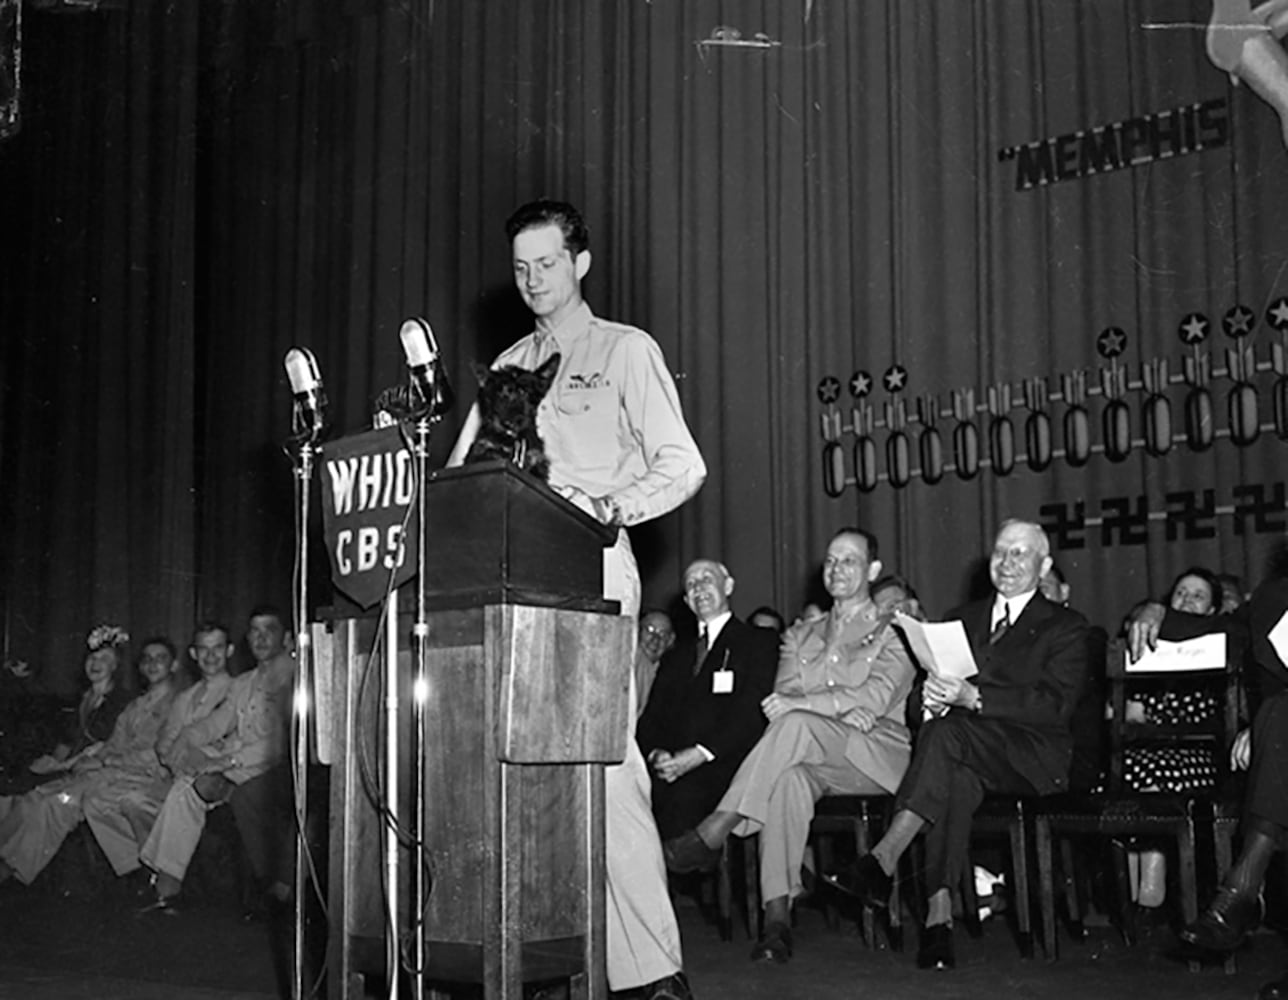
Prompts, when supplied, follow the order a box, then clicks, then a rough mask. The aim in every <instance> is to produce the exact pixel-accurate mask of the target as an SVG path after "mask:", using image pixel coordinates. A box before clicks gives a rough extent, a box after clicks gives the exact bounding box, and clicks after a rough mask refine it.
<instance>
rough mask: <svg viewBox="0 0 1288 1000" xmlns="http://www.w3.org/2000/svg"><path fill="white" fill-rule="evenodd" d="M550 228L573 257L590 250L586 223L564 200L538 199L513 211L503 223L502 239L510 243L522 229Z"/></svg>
mask: <svg viewBox="0 0 1288 1000" xmlns="http://www.w3.org/2000/svg"><path fill="white" fill-rule="evenodd" d="M550 225H554V226H558V227H559V231H560V232H561V233H563V238H564V246H565V247H567V248H568V252H569V253H571V254H572V255H573V257H576V256H577V255H578V254H579V253H581V252H582V251H583V250H589V249H590V230H589V229H587V228H586V220H585V219H583V218H582V217H581V213H580V212H578V211H577V209H575V208H573V207H572V206H571V205H569V204H568V203H567V202H566V201H552V200H550V199H548V198H539V199H537V200H536V201H530V202H528V203H527V204H526V205H520V206H519V207H518V208H517V209H515V211H514V214H513V215H511V216H510V217H509V218H508V219H506V220H505V238H506V239H507V240H509V241H510V242H511V243H513V242H514V238H515V237H516V236H518V235H519V234H520V233H521V232H523V231H524V230H525V229H537V228H539V227H541V226H550Z"/></svg>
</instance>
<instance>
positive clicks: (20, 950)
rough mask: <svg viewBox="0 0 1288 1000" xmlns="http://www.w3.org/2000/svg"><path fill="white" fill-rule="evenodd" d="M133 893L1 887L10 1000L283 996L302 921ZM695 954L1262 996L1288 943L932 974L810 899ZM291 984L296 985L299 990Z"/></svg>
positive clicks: (713, 974) (878, 986) (739, 965)
mask: <svg viewBox="0 0 1288 1000" xmlns="http://www.w3.org/2000/svg"><path fill="white" fill-rule="evenodd" d="M135 905H136V903H135V901H134V899H133V897H130V896H129V895H128V894H125V893H122V892H118V891H113V892H108V893H99V894H97V895H92V896H89V897H81V896H79V895H77V894H75V893H71V894H66V895H64V894H60V893H58V892H51V891H48V890H43V891H42V890H41V888H40V886H39V885H38V884H37V885H36V886H33V887H30V888H28V887H24V886H21V885H15V884H13V883H12V882H10V883H6V884H4V885H2V886H0V1000H10V998H12V1000H80V998H86V1000H89V998H93V1000H163V998H164V1000H270V998H273V997H276V996H279V995H282V994H280V993H279V985H278V984H279V979H278V972H277V971H276V970H277V969H278V968H279V967H280V962H279V961H278V960H277V958H276V956H280V955H282V954H287V955H289V951H290V947H289V941H290V938H289V927H288V928H286V929H285V930H286V933H285V934H283V933H281V931H282V929H280V928H279V929H278V931H276V932H275V931H274V929H273V927H272V925H271V924H270V923H264V922H257V923H247V922H244V921H243V920H242V919H240V916H239V914H238V913H237V912H236V908H235V907H232V906H229V905H227V904H224V905H217V906H204V907H194V908H192V909H188V910H186V911H184V912H181V913H179V914H176V915H174V916H155V915H154V916H150V917H139V916H136V915H134V912H133V910H134V907H135ZM678 912H679V913H680V918H681V925H682V928H683V933H684V946H685V954H686V963H687V965H688V971H689V975H690V978H691V980H692V983H693V987H694V993H695V996H696V997H697V998H698V1000H755V998H770V997H775V998H811V1000H828V998H832V997H835V998H842V997H844V998H846V1000H850V998H853V997H855V996H871V997H882V998H891V1000H902V998H908V1000H911V998H913V997H917V998H953V997H985V996H988V997H997V996H1008V997H1009V998H1012V1000H1023V998H1030V997H1033V998H1037V997H1040V998H1042V1000H1090V998H1105V1000H1110V998H1122V997H1132V998H1133V1000H1155V998H1157V1000H1164V998H1166V1000H1173V998H1175V997H1180V996H1203V997H1207V998H1213V1000H1220V998H1230V1000H1234V998H1239V1000H1248V998H1251V997H1253V996H1255V994H1256V991H1257V988H1258V986H1259V985H1260V984H1261V983H1263V982H1265V981H1266V980H1267V979H1273V978H1277V977H1278V976H1279V975H1280V974H1281V973H1282V971H1283V970H1284V968H1285V963H1288V949H1286V948H1285V947H1284V945H1283V942H1282V941H1281V940H1280V938H1279V936H1278V935H1277V934H1273V933H1269V932H1264V933H1261V934H1259V935H1257V936H1256V937H1255V938H1254V939H1253V942H1252V944H1251V946H1250V947H1249V948H1248V949H1246V950H1245V951H1244V952H1243V953H1241V955H1240V959H1239V971H1238V973H1237V974H1235V975H1226V974H1225V973H1224V972H1223V970H1222V969H1221V968H1220V967H1217V966H1213V967H1205V968H1203V969H1202V970H1201V971H1199V972H1197V973H1194V972H1190V971H1189V970H1188V969H1187V967H1186V966H1185V965H1184V964H1183V963H1181V962H1179V961H1177V960H1176V958H1175V957H1174V956H1173V955H1172V954H1171V952H1172V949H1173V947H1174V942H1175V939H1174V937H1173V935H1172V933H1171V931H1170V930H1169V929H1168V928H1167V927H1166V926H1163V925H1161V924H1160V925H1159V926H1155V927H1152V928H1146V931H1145V933H1144V934H1143V936H1142V940H1141V941H1140V942H1139V943H1138V944H1137V945H1136V946H1135V947H1134V948H1128V947H1126V946H1124V945H1123V943H1122V941H1121V939H1120V937H1119V935H1118V934H1117V933H1116V932H1115V931H1113V930H1112V929H1110V928H1108V927H1098V928H1092V929H1091V931H1090V937H1089V940H1088V941H1086V942H1085V943H1082V944H1074V943H1072V942H1071V941H1069V940H1068V939H1062V951H1061V957H1060V960H1059V961H1058V962H1055V963H1048V962H1046V961H1045V960H1044V959H1042V958H1041V957H1039V958H1037V959H1033V960H1028V961H1025V960H1022V959H1020V957H1019V955H1018V951H1017V949H1016V947H1015V944H1014V941H1013V938H1012V937H1011V934H1010V932H1009V929H1008V927H1007V925H1006V924H1005V923H1004V922H1003V921H1002V919H1001V918H994V919H992V920H990V921H988V922H986V923H985V925H984V928H985V933H984V935H983V937H982V938H980V939H978V940H971V939H969V938H967V936H966V935H965V934H964V933H963V932H960V931H959V932H958V961H959V963H960V965H959V968H958V969H957V970H956V971H954V972H951V973H930V972H920V971H918V970H917V969H916V968H915V967H914V965H913V952H912V948H914V947H915V938H914V937H912V936H911V934H910V940H909V950H908V951H906V952H904V953H896V952H893V951H890V950H888V949H884V948H882V949H879V950H872V949H869V948H867V947H866V946H865V945H864V944H863V942H862V939H861V938H860V936H859V934H858V930H857V928H856V926H855V925H854V924H853V923H848V922H847V923H843V924H841V925H840V926H839V927H837V928H835V929H832V928H829V927H828V925H827V923H826V922H825V920H824V917H823V914H822V913H821V911H819V910H817V909H812V908H810V907H803V908H802V909H801V911H800V913H799V914H798V918H797V927H796V957H795V958H794V959H793V960H792V961H791V962H790V963H789V964H786V965H782V966H773V965H771V966H766V965H760V964H754V963H752V962H750V961H749V960H748V951H749V947H750V942H749V941H748V940H747V938H746V936H745V933H744V932H743V931H742V929H741V928H735V932H734V939H733V941H731V942H724V941H721V940H720V938H719V935H718V934H717V932H716V930H715V928H714V927H713V926H712V925H710V924H708V923H706V922H705V921H704V919H703V916H702V914H701V913H700V912H699V911H698V909H697V907H696V906H695V905H694V904H693V903H692V902H690V901H689V900H687V899H682V900H681V901H680V904H679V906H678ZM285 995H289V992H287V993H286V994H285Z"/></svg>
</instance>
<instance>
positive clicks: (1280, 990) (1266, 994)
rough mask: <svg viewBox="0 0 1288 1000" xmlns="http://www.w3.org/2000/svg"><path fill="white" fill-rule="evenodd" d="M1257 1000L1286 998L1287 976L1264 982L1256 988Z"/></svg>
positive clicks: (1287, 995) (1287, 988)
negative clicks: (1259, 987) (1264, 983)
mask: <svg viewBox="0 0 1288 1000" xmlns="http://www.w3.org/2000/svg"><path fill="white" fill-rule="evenodd" d="M1257 1000H1288V976H1284V977H1283V978H1282V979H1276V980H1275V981H1274V982H1273V983H1266V985H1265V986H1263V987H1261V989H1259V990H1257Z"/></svg>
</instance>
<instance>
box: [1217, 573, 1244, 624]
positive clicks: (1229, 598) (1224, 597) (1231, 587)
mask: <svg viewBox="0 0 1288 1000" xmlns="http://www.w3.org/2000/svg"><path fill="white" fill-rule="evenodd" d="M1216 582H1217V585H1218V586H1220V588H1221V606H1220V607H1219V608H1218V609H1217V613H1218V614H1223V615H1232V614H1234V612H1236V611H1238V610H1239V608H1240V607H1241V606H1242V605H1243V602H1244V601H1245V600H1246V599H1247V597H1246V595H1245V594H1244V592H1243V581H1242V580H1241V579H1239V577H1238V576H1236V575H1235V574H1234V573H1218V574H1217V577H1216Z"/></svg>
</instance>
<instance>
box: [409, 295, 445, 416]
mask: <svg viewBox="0 0 1288 1000" xmlns="http://www.w3.org/2000/svg"><path fill="white" fill-rule="evenodd" d="M398 336H399V338H400V339H401V340H402V346H403V354H404V355H405V356H406V358H407V374H408V376H409V378H410V379H411V388H412V392H413V394H414V395H415V396H416V397H417V399H418V400H419V401H420V405H421V407H423V409H424V415H425V416H427V417H429V418H430V419H431V420H437V419H438V418H439V417H441V416H443V414H445V413H446V412H447V411H448V410H450V409H451V408H452V404H453V403H454V402H456V394H455V393H453V392H452V386H451V383H449V382H448V381H447V373H446V372H445V371H443V358H442V355H440V354H439V352H438V341H437V340H435V339H434V331H433V330H431V329H430V328H429V323H428V322H426V321H425V320H423V319H421V318H420V317H419V316H413V317H412V318H411V319H409V320H407V321H406V322H405V323H403V325H402V329H401V330H399V331H398Z"/></svg>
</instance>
